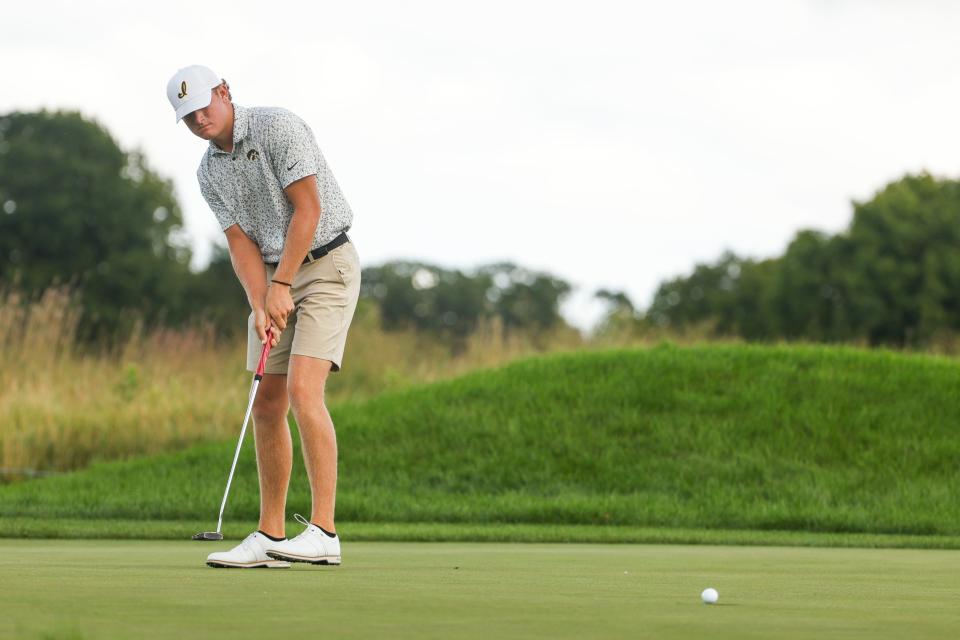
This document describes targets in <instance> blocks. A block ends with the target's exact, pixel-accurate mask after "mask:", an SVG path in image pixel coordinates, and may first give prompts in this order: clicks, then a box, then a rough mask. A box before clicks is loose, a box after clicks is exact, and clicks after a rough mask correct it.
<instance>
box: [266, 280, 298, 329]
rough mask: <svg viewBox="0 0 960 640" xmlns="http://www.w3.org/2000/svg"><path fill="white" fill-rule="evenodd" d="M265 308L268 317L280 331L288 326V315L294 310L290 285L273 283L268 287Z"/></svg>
mask: <svg viewBox="0 0 960 640" xmlns="http://www.w3.org/2000/svg"><path fill="white" fill-rule="evenodd" d="M264 310H265V311H266V312H267V317H268V319H269V320H270V321H271V322H272V323H273V326H274V327H276V328H277V329H278V331H283V330H284V329H286V328H287V316H289V315H290V313H291V312H292V311H293V298H291V297H290V287H288V286H286V285H284V284H276V283H271V284H270V286H269V287H267V299H266V301H265V302H264Z"/></svg>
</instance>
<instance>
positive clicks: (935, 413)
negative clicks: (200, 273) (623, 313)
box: [0, 345, 960, 535]
mask: <svg viewBox="0 0 960 640" xmlns="http://www.w3.org/2000/svg"><path fill="white" fill-rule="evenodd" d="M957 389H960V366H958V364H957V363H955V362H954V361H952V360H948V359H944V358H936V357H930V356H918V355H909V356H908V355H902V354H896V353H891V352H886V351H863V350H857V349H851V348H833V347H759V346H704V347H691V348H678V347H673V346H669V345H667V346H662V347H657V348H654V349H644V350H637V349H632V350H615V351H606V352H593V353H568V354H555V355H550V356H544V357H539V358H533V359H528V360H523V361H520V362H515V363H513V364H510V365H508V366H505V367H502V368H499V369H495V370H488V371H479V372H476V373H473V374H470V375H466V376H463V377H461V378H457V379H455V380H451V381H447V382H441V383H436V384H431V385H427V386H422V387H417V388H412V389H407V390H405V391H402V392H397V393H391V394H387V395H383V396H380V397H378V398H376V399H374V400H370V401H367V402H363V403H356V404H347V405H341V406H340V407H338V408H337V409H336V410H335V411H333V418H334V421H335V423H336V425H337V434H338V440H339V446H340V486H339V494H338V509H337V514H338V518H339V519H340V520H342V521H355V522H447V523H478V524H479V523H536V524H566V525H572V524H594V525H595V524H611V525H630V526H644V527H651V526H652V527H688V528H716V529H780V530H802V531H821V532H863V533H897V534H943V535H956V534H958V533H960V503H958V501H957V500H955V496H957V495H960V477H958V474H957V462H958V460H960V438H958V435H960V427H958V425H960V405H958V403H957V402H955V400H954V399H955V398H956V391H957ZM242 409H243V407H238V408H237V412H238V418H237V420H238V423H239V420H240V418H242V415H239V414H240V413H241V412H242ZM237 427H238V429H239V424H238V425H237ZM296 440H297V438H296V437H295V438H294V441H295V442H296ZM235 444H236V441H235V440H233V441H227V442H223V443H218V444H211V445H201V446H196V447H193V448H191V449H189V450H186V451H183V452H181V453H177V454H171V455H162V456H156V457H151V458H141V459H135V460H129V461H124V462H113V463H103V464H95V465H94V466H92V467H91V468H89V469H87V470H84V471H81V472H77V473H74V474H70V475H66V476H60V477H50V478H44V479H40V480H32V481H28V482H22V483H19V484H15V485H10V486H5V487H0V517H31V518H37V517H42V518H54V517H55V518H74V519H76V518H80V519H88V518H116V519H151V520H153V519H156V520H192V521H206V520H211V519H213V518H215V516H216V510H217V509H218V507H219V504H220V498H221V496H222V492H223V486H224V483H225V482H226V475H227V472H228V471H229V468H230V461H231V458H232V455H233V448H234V446H235ZM299 456H300V454H299V451H297V452H295V460H296V462H295V466H294V475H293V480H292V483H291V492H290V498H289V501H288V509H289V510H290V511H295V510H300V511H301V512H306V511H308V510H309V504H310V501H309V486H308V484H307V480H306V475H305V472H304V470H303V465H302V461H300V460H299ZM258 507H259V494H258V488H257V474H256V461H255V457H254V451H253V446H252V443H251V442H247V443H246V444H245V446H244V451H243V453H242V454H241V458H240V462H239V463H238V467H237V473H236V477H235V478H234V484H233V487H232V489H231V498H230V502H229V504H228V507H227V514H226V517H228V518H233V519H243V520H255V519H256V516H257V512H258Z"/></svg>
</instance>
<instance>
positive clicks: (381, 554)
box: [0, 540, 960, 640]
mask: <svg viewBox="0 0 960 640" xmlns="http://www.w3.org/2000/svg"><path fill="white" fill-rule="evenodd" d="M233 544H235V542H232V541H225V542H224V543H220V544H204V543H199V542H190V541H183V542H157V541H126V540H125V541H109V540H96V541H93V540H0V558H2V560H0V637H16V638H125V637H140V638H171V637H178V636H179V637H183V638H190V637H230V638H258V639H262V638H268V637H282V636H285V635H289V636H290V637H293V636H297V637H303V636H304V635H317V634H320V635H323V636H324V637H335V638H369V637H409V638H453V637H456V638H473V637H475V638H490V637H505V638H506V637H509V638H515V637H568V638H574V637H576V638H594V637H630V638H696V637H703V638H707V637H709V638H712V639H715V638H772V637H776V638H827V637H829V638H870V639H871V640H873V639H876V638H902V637H911V638H944V637H951V636H952V635H954V633H955V631H956V630H957V628H960V613H958V608H957V606H956V587H957V575H958V574H960V553H958V552H956V551H936V550H924V551H921V550H901V549H884V550H875V549H813V548H790V547H732V546H723V547H717V546H675V545H585V544H580V545H569V544H568V545H560V544H504V545H498V544H490V543H473V544H463V543H373V542H359V543H353V544H349V543H348V544H345V546H344V565H343V566H341V567H337V568H333V567H313V566H308V565H294V566H293V567H292V568H290V569H279V570H266V569H263V570H216V569H211V568H208V567H207V566H206V565H205V564H204V559H205V557H206V554H207V553H209V552H211V551H215V550H221V549H226V548H228V547H229V546H232V545H233ZM708 586H712V587H715V588H717V589H718V590H719V592H720V604H718V605H714V606H707V605H703V604H701V603H700V599H699V594H700V592H701V590H702V589H704V588H705V587H708Z"/></svg>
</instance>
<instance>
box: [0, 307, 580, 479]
mask: <svg viewBox="0 0 960 640" xmlns="http://www.w3.org/2000/svg"><path fill="white" fill-rule="evenodd" d="M78 309H79V306H78V304H77V302H76V300H75V299H74V297H73V295H72V294H71V293H70V291H68V290H66V289H62V288H53V289H50V290H48V291H46V292H45V293H44V294H43V295H42V296H40V297H39V298H37V299H34V300H25V299H23V298H22V297H21V296H20V295H19V294H17V293H16V292H9V291H8V292H6V293H3V294H0V350H2V351H0V356H2V365H3V366H2V367H0V479H2V480H10V479H15V478H20V477H24V476H28V475H40V474H43V473H49V472H55V471H68V470H73V469H78V468H82V467H85V466H87V465H88V464H89V463H90V462H92V461H96V460H107V459H116V458H125V457H129V456H133V455H140V454H150V453H156V452H160V451H167V450H174V449H179V448H182V447H184V446H186V445H190V444H193V443H197V442H203V441H214V440H222V439H225V438H231V437H235V436H236V435H237V433H238V431H239V428H240V422H241V420H242V418H243V409H244V407H245V405H246V399H247V392H248V390H249V383H250V377H249V373H247V372H246V371H245V370H244V353H245V345H244V343H243V341H242V339H237V340H226V341H224V340H218V339H217V338H216V337H215V333H214V331H213V330H212V329H211V328H207V329H190V330H183V331H171V330H155V331H150V332H144V331H135V332H134V333H133V334H132V336H131V337H130V338H129V339H127V340H126V341H125V342H124V343H123V344H119V345H112V346H111V347H110V348H109V349H106V348H105V349H101V350H98V351H96V350H95V351H91V350H90V349H86V348H81V347H80V346H79V345H78V344H77V341H76V334H77V325H78V320H79V315H78ZM244 323H245V318H240V319H238V325H240V326H244ZM379 325H380V321H379V317H378V314H377V309H376V307H374V306H372V305H367V304H364V301H361V306H360V307H358V310H357V314H356V317H355V319H354V322H353V325H352V327H351V330H350V335H349V338H348V342H347V349H346V354H345V357H344V362H343V369H342V371H341V372H339V373H336V374H333V375H331V376H330V379H329V381H328V383H327V398H328V403H329V404H330V405H331V406H335V405H336V404H338V403H340V402H343V401H346V400H360V399H364V398H369V397H373V396H376V395H378V394H380V393H382V392H384V391H389V390H394V389H399V388H403V387H406V386H409V385H411V384H416V383H421V382H431V381H436V380H441V379H445V378H449V377H453V376H456V375H459V374H461V373H464V372H466V371H470V370H473V369H476V368H479V367H489V366H494V365H497V364H501V363H505V362H508V361H511V360H514V359H516V358H518V357H522V356H525V355H530V354H532V353H537V352H541V351H553V350H567V349H577V348H582V347H583V346H584V340H583V338H582V337H581V336H580V334H579V332H577V331H575V330H572V329H566V330H564V329H558V330H557V331H555V332H551V333H548V334H542V335H537V336H536V337H535V338H536V339H531V337H530V336H525V335H522V334H518V333H511V334H505V332H504V331H503V328H502V327H501V326H500V324H499V323H497V322H495V321H494V322H490V323H485V324H483V325H482V326H481V327H480V328H479V329H478V330H477V331H476V332H475V333H474V334H473V335H471V336H469V337H468V339H467V341H466V345H465V348H464V349H463V350H462V351H461V352H459V353H458V354H457V355H456V356H452V355H451V352H450V349H449V348H448V347H447V346H446V345H445V344H443V343H442V342H440V341H439V340H436V339H431V338H429V337H425V336H423V335H417V334H416V333H415V332H414V331H400V332H384V331H382V330H381V329H380V328H379Z"/></svg>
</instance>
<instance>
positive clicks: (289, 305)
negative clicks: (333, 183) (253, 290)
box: [265, 175, 320, 331]
mask: <svg viewBox="0 0 960 640" xmlns="http://www.w3.org/2000/svg"><path fill="white" fill-rule="evenodd" d="M283 191H284V193H286V194H287V198H288V199H289V200H290V203H291V204H292V205H293V217H292V218H291V219H290V226H289V227H287V237H286V239H285V240H284V242H283V254H282V255H281V256H280V263H279V264H278V265H277V270H276V271H275V272H274V274H273V279H274V280H279V281H281V282H290V283H292V282H293V278H294V276H296V275H297V270H298V269H299V268H300V265H301V264H302V263H303V258H304V257H305V256H306V255H307V251H309V250H310V245H311V244H312V243H313V236H314V234H315V233H316V231H317V224H318V223H319V222H320V196H319V194H318V193H317V176H316V175H309V176H306V177H304V178H300V179H299V180H295V181H294V182H291V183H290V184H289V185H287V188H286V189H284V190H283ZM265 308H266V313H267V316H268V317H269V318H270V319H271V320H272V321H273V324H274V326H276V327H277V328H279V329H280V330H281V331H283V330H284V329H285V328H286V326H287V316H288V315H290V312H291V311H293V299H292V298H291V297H290V287H288V286H286V285H283V284H277V283H274V282H271V283H269V284H268V285H267V293H266V304H265Z"/></svg>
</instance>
